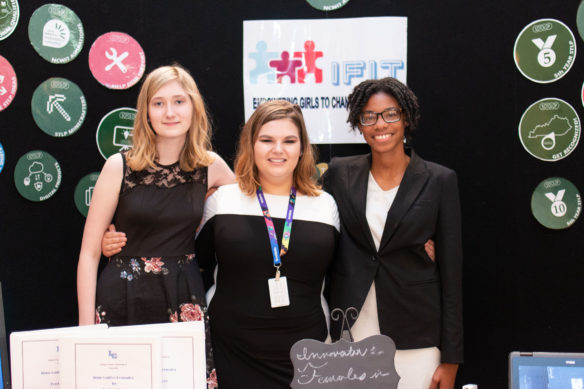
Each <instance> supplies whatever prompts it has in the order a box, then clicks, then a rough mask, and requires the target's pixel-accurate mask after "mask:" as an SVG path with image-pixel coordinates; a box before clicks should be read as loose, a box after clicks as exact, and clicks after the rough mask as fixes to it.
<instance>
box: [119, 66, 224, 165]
mask: <svg viewBox="0 0 584 389" xmlns="http://www.w3.org/2000/svg"><path fill="white" fill-rule="evenodd" d="M174 80H176V81H178V82H179V83H180V85H181V86H182V88H183V89H184V91H185V92H186V94H187V95H188V96H189V97H190V99H191V103H192V104H193V118H192V121H191V127H190V128H189V130H188V133H187V137H186V140H185V144H184V146H183V148H182V150H181V152H180V155H179V163H180V168H181V169H182V170H185V171H191V170H193V169H195V168H197V167H200V166H208V165H210V164H211V163H212V162H213V157H212V155H211V154H210V153H208V151H209V150H211V124H210V121H209V118H208V117H207V110H206V109H205V102H204V101H203V98H202V97H201V94H200V92H199V88H198V87H197V84H196V83H195V80H193V77H191V75H190V74H189V73H188V71H186V70H185V69H184V68H182V67H181V66H179V65H171V66H162V67H159V68H157V69H154V70H153V71H152V72H150V74H148V76H147V77H146V79H145V80H144V84H142V88H141V89H140V93H139V94H138V102H137V104H136V109H137V111H138V112H137V113H136V119H135V120H134V129H133V133H132V136H133V140H132V149H131V150H130V151H128V154H127V160H128V166H129V167H130V168H131V169H133V170H143V169H146V168H147V167H154V166H155V164H154V161H156V160H157V159H158V152H157V151H156V133H155V132H154V130H153V129H152V127H151V126H150V123H149V120H148V105H149V104H150V100H151V99H152V96H154V94H155V93H156V92H158V90H159V89H160V88H162V86H163V85H164V84H166V83H167V82H170V81H174Z"/></svg>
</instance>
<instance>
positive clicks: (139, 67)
mask: <svg viewBox="0 0 584 389" xmlns="http://www.w3.org/2000/svg"><path fill="white" fill-rule="evenodd" d="M89 69H90V70H91V74H93V77H95V79H96V80H97V81H98V82H99V83H100V84H102V85H103V86H105V87H107V88H110V89H128V88H130V87H132V86H133V85H135V84H136V83H137V82H138V81H139V80H140V78H142V76H143V75H144V71H145V70H146V56H145V54H144V50H142V47H141V46H140V44H139V43H138V42H137V41H136V40H135V39H134V38H132V37H131V36H130V35H128V34H125V33H123V32H108V33H107V34H104V35H102V36H100V37H99V38H97V39H96V40H95V42H94V43H93V45H92V46H91V49H90V50H89Z"/></svg>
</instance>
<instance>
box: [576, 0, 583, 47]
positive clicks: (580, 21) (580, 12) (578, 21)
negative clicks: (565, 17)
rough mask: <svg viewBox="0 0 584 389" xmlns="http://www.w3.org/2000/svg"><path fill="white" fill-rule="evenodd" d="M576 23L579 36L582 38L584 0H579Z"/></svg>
mask: <svg viewBox="0 0 584 389" xmlns="http://www.w3.org/2000/svg"><path fill="white" fill-rule="evenodd" d="M576 25H577V26H578V33H579V34H580V38H582V39H583V40H584V1H581V2H580V5H579V6H578V12H577V13H576Z"/></svg>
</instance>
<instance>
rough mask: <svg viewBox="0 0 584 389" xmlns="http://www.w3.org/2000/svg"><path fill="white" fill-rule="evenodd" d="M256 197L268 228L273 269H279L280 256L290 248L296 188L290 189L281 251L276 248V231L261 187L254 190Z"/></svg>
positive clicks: (280, 263)
mask: <svg viewBox="0 0 584 389" xmlns="http://www.w3.org/2000/svg"><path fill="white" fill-rule="evenodd" d="M256 195H257V196H258V201H259V202H260V207H261V208H262V213H263V214H264V220H265V222H266V227H267V228H268V235H269V237H270V246H271V248H272V256H273V257H274V267H275V268H276V269H279V268H280V266H281V265H282V260H281V256H282V255H285V254H286V253H287V252H288V247H289V246H290V231H291V230H292V217H293V216H294V204H295V203H296V188H295V187H294V186H292V189H290V200H289V201H288V211H287V212H286V222H285V224H284V236H283V237H282V248H281V249H279V248H278V237H277V236H276V229H275V228H274V222H273V221H272V217H271V216H270V211H269V210H268V204H267V203H266V199H265V198H264V192H263V191H262V187H261V186H260V187H259V188H258V189H257V190H256Z"/></svg>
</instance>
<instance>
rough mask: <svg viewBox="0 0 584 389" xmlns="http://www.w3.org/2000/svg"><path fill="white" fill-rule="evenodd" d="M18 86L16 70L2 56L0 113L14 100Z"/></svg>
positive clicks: (0, 58)
mask: <svg viewBox="0 0 584 389" xmlns="http://www.w3.org/2000/svg"><path fill="white" fill-rule="evenodd" d="M17 84H18V83H17V82H16V73H15V72H14V68H12V65H10V62H8V60H7V59H6V58H4V57H3V56H1V55H0V111H2V110H4V109H5V108H6V107H8V106H9V105H10V103H12V100H14V95H16V87H17Z"/></svg>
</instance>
